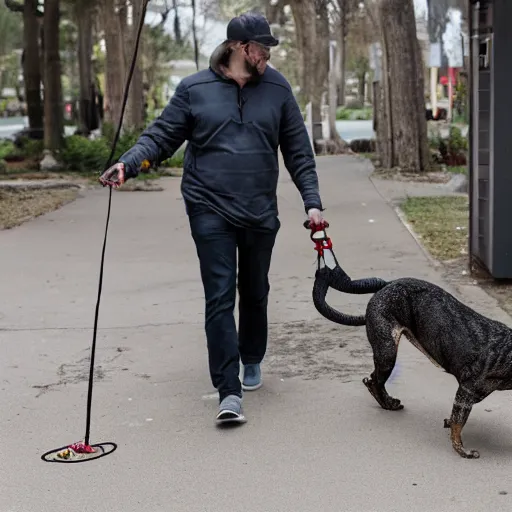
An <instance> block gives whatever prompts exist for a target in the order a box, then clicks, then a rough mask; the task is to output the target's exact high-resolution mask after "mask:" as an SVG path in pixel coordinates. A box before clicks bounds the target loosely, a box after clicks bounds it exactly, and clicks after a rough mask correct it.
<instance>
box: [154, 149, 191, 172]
mask: <svg viewBox="0 0 512 512" xmlns="http://www.w3.org/2000/svg"><path fill="white" fill-rule="evenodd" d="M184 158H185V150H184V149H178V151H176V153H174V155H173V156H172V157H171V158H168V159H167V160H165V161H164V162H162V163H161V164H160V167H173V168H177V169H179V168H182V167H183V160H184Z"/></svg>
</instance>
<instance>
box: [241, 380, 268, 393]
mask: <svg viewBox="0 0 512 512" xmlns="http://www.w3.org/2000/svg"><path fill="white" fill-rule="evenodd" d="M261 386H263V382H260V383H259V384H255V385H254V386H248V385H247V384H243V383H242V389H243V390H244V391H256V390H257V389H260V388H261Z"/></svg>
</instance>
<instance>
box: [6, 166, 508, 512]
mask: <svg viewBox="0 0 512 512" xmlns="http://www.w3.org/2000/svg"><path fill="white" fill-rule="evenodd" d="M319 168H320V171H319V172H320V180H321V188H322V191H323V198H324V201H325V205H326V206H327V210H326V212H325V214H326V216H327V218H328V219H329V220H330V222H331V223H332V228H331V230H330V233H331V235H332V237H333V242H334V244H335V248H336V251H337V255H338V256H339V258H340V260H341V261H342V262H343V264H344V266H345V269H346V270H347V271H348V272H349V273H350V274H351V275H352V276H353V277H363V276H368V275H377V276H381V277H383V278H393V277H397V276H402V275H413V276H417V277H422V278H427V279H430V280H432V281H434V282H437V283H440V284H443V283H442V282H441V280H440V277H439V275H438V274H437V273H436V270H435V269H434V268H433V267H432V266H431V265H430V264H429V262H428V260H427V259H426V257H425V256H424V254H423V252H422V251H421V250H420V249H419V247H418V246H417V245H416V243H415V241H414V240H413V238H412V237H411V236H410V234H409V232H408V231H407V230H406V228H405V227H403V225H402V224H401V223H400V221H399V220H398V219H397V217H396V215H395V213H394V211H393V210H392V208H391V207H390V206H389V205H388V204H387V202H386V201H385V200H384V199H383V197H382V196H381V195H380V194H379V193H378V191H377V190H376V188H375V186H374V185H373V184H372V182H371V181H370V180H369V179H368V173H369V170H368V168H367V167H365V165H364V164H363V163H362V162H361V161H360V160H357V159H355V158H350V157H345V158H337V157H324V158H321V159H320V160H319ZM179 185H180V182H179V180H178V179H175V178H168V179H166V180H165V191H164V192H151V193H141V192H139V193H119V192H116V193H115V196H114V198H113V212H112V220H111V231H110V237H109V243H108V250H107V262H106V275H105V281H104V296H103V301H102V306H101V315H100V328H101V332H100V333H99V337H98V344H99V347H98V357H97V364H98V368H97V384H96V388H95V397H94V404H93V424H92V441H93V442H100V441H115V442H117V443H118V444H119V448H118V451H117V452H116V453H115V454H114V455H111V456H110V457H107V458H104V459H101V460H99V461H96V462H90V463H86V464H78V465H67V466H66V465H60V464H45V463H44V462H42V461H41V460H40V455H41V454H42V453H43V452H45V451H46V450H49V449H51V448H53V447H59V446H62V445H65V444H67V443H71V442H74V441H76V440H79V439H80V437H81V436H82V435H83V428H84V421H85V409H84V406H85V400H86V378H87V368H88V367H87V357H88V355H89V344H90V341H91V327H92V324H93V313H94V303H95V297H96V289H97V278H98V263H99V259H100V250H101V243H102V236H103V228H104V220H105V214H106V206H107V191H106V190H104V189H101V190H94V191H86V192H84V194H85V197H83V198H80V199H78V200H77V201H75V202H74V203H72V204H70V205H68V206H66V207H64V208H63V209H61V210H60V211H58V212H54V213H51V214H49V215H46V216H44V217H40V218H38V219H36V220H34V221H32V222H30V223H27V224H25V225H23V226H21V227H19V228H16V229H14V230H12V231H4V232H1V233H0V247H1V250H0V268H1V272H2V275H1V278H0V290H1V292H2V293H1V303H0V376H1V377H0V379H1V387H0V391H1V393H0V418H1V430H0V432H1V434H0V435H1V443H0V453H1V457H0V491H1V492H0V512H28V511H37V512H47V511H48V512H49V511H51V512H64V511H66V512H67V511H69V510H76V511H81V512H89V511H90V512H132V511H133V512H168V511H172V512H200V511H201V512H204V511H207V512H221V511H224V510H233V511H237V512H238V511H241V512H242V511H245V510H250V511H251V512H272V511H279V512H292V511H293V512H312V511H317V510H318V511H329V512H330V511H332V512H339V511H344V512H370V511H375V512H402V511H403V512H406V511H407V512H409V511H411V510H419V511H422V512H448V511H452V510H471V511H472V512H474V511H475V512H476V511H482V512H483V511H486V510H494V511H509V510H510V509H511V507H512V501H511V500H512V483H511V479H510V463H511V460H512V426H511V425H512V408H511V407H510V402H509V400H510V398H509V396H508V395H507V394H506V393H502V394H495V395H494V396H491V397H490V398H488V399H487V400H486V401H485V402H484V403H483V404H481V405H480V406H477V407H476V408H475V410H474V412H473V414H472V415H471V417H470V420H469V423H468V426H467V428H466V431H465V434H466V436H465V442H466V445H467V446H468V447H472V448H477V449H479V450H480V452H481V456H482V458H481V459H480V460H478V461H464V460H461V459H460V458H459V457H458V456H456V455H455V454H454V453H453V452H452V449H451V446H450V442H449V436H448V431H447V430H445V429H443V419H444V418H445V417H448V415H449V414H450V410H451V405H452V401H453V396H454V393H455V390H456V383H455V381H454V379H453V378H451V377H450V376H449V375H447V374H444V373H442V372H441V371H439V370H438V369H437V368H435V367H434V366H433V365H432V364H431V363H430V362H429V361H427V360H426V359H425V358H424V357H423V356H422V355H421V354H420V353H419V352H418V351H416V349H414V348H412V347H411V346H410V345H408V344H407V343H406V342H403V343H402V344H401V347H400V355H399V366H398V368H397V371H396V372H395V374H394V376H393V380H392V382H391V384H390V386H389V389H390V392H391V393H392V394H394V395H396V396H398V397H400V398H401V399H402V400H403V403H404V404H405V407H406V408H405V409H404V410H403V411H402V412H398V413H390V412H386V411H383V410H381V409H380V408H379V407H378V406H377V404H376V403H375V402H374V400H373V399H372V398H371V397H370V395H369V394H368V392H367V390H366V388H365V387H364V386H363V384H362V383H361V379H362V377H363V376H365V375H368V373H369V372H370V371H371V368H372V357H371V352H370V350H369V347H368V343H367V341H366V339H365V333H364V329H362V328H343V327H341V326H336V325H335V324H331V323H328V322H327V321H325V320H323V319H322V318H321V317H319V315H318V314H317V313H316V311H315V310H314V308H313V305H312V303H311V299H310V295H311V287H312V282H313V281H312V276H313V271H314V258H315V256H314V251H313V247H312V244H311V242H310V240H309V239H308V236H307V232H305V230H304V228H303V227H302V222H303V220H304V212H303V209H302V204H301V200H300V196H299V194H298V192H297V191H296V189H295V188H294V185H293V184H292V183H291V181H290V179H289V178H288V175H287V173H286V172H285V171H284V172H283V173H282V177H281V181H280V185H279V191H280V208H281V220H282V230H281V233H280V235H279V237H278V243H277V248H276V252H275V259H274V261H273V265H272V269H271V273H272V276H271V279H272V291H271V299H270V303H271V313H270V317H271V318H270V320H271V322H272V324H271V343H270V349H269V354H268V357H267V359H266V361H265V364H264V368H263V369H264V387H263V388H262V389H261V390H259V391H258V392H255V393H253V394H247V395H246V414H247V416H248V419H249V423H248V424H247V425H245V426H244V427H242V428H240V429H236V430H221V431H219V430H217V429H216V428H215V426H214V423H213V419H214V414H215V411H216V407H217V402H216V396H215V394H213V389H212V387H211V384H210V381H209V377H208V374H207V360H206V350H205V340H204V334H203V325H202V321H203V302H202V289H201V284H200V280H199V271H198V265H197V262H196V255H195V252H194V247H193V243H192V240H191V238H190V235H189V232H188V225H187V220H186V217H185V214H184V210H183V203H182V201H181V199H180V192H179ZM468 297H470V296H469V295H468ZM486 297H487V296H486V295H485V294H484V295H482V294H481V293H479V292H478V291H473V294H472V295H471V297H470V299H468V300H469V301H470V302H471V301H472V304H473V305H476V307H478V308H479V309H480V310H481V311H483V310H485V311H487V312H488V313H489V314H492V315H493V316H495V317H500V318H503V313H502V312H501V313H500V312H499V311H497V310H493V311H491V310H487V309H486V308H488V307H490V306H492V301H489V300H488V299H487V298H486ZM329 299H330V301H331V302H332V304H334V305H337V306H343V307H344V309H345V310H347V311H354V312H355V311H361V309H362V307H363V305H364V304H365V302H366V301H367V297H364V296H363V297H353V296H342V295H340V294H334V293H332V294H330V296H329ZM507 318H508V317H507ZM487 411H490V412H487ZM500 491H505V492H508V493H509V494H508V495H500V494H499V493H500Z"/></svg>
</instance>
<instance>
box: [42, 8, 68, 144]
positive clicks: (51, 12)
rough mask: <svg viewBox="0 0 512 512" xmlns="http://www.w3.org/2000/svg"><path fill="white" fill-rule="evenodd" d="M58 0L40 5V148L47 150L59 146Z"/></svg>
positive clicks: (60, 99) (61, 119) (60, 97)
mask: <svg viewBox="0 0 512 512" xmlns="http://www.w3.org/2000/svg"><path fill="white" fill-rule="evenodd" d="M59 10H60V0H45V2H44V68H45V75H44V79H45V80H44V146H45V148H46V149H49V150H51V151H57V150H59V149H60V147H61V143H62V136H63V129H64V126H63V125H64V123H63V116H64V113H63V105H62V84H61V62H60V40H59V22H60V11H59Z"/></svg>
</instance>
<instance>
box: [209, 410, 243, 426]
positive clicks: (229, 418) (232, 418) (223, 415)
mask: <svg viewBox="0 0 512 512" xmlns="http://www.w3.org/2000/svg"><path fill="white" fill-rule="evenodd" d="M216 420H217V424H218V425H223V424H226V423H245V422H246V421H247V419H246V418H245V416H244V415H243V414H237V413H235V412H233V411H228V410H223V411H220V412H219V414H217V418H216Z"/></svg>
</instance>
